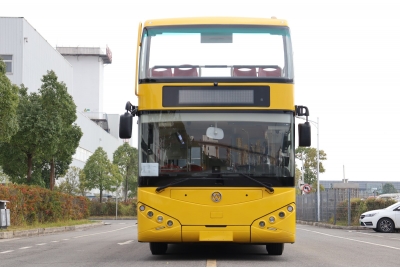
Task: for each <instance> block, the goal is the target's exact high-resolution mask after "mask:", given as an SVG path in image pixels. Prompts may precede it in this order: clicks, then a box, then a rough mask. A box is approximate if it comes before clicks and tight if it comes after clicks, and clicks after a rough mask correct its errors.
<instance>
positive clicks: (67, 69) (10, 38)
mask: <svg viewBox="0 0 400 269" xmlns="http://www.w3.org/2000/svg"><path fill="white" fill-rule="evenodd" d="M0 54H3V55H4V54H11V55H13V60H12V61H13V62H12V64H13V72H12V74H7V77H8V78H9V79H10V81H11V82H12V83H13V84H16V85H18V86H19V85H21V84H22V83H23V84H24V85H25V87H27V88H28V92H29V93H30V92H37V91H38V89H39V88H40V86H41V85H42V81H41V79H42V77H43V75H46V74H47V71H50V70H53V71H54V72H55V73H56V75H57V76H58V80H59V81H63V82H64V83H65V84H66V86H67V88H68V92H69V93H70V94H71V95H73V89H74V88H73V69H72V66H71V64H69V63H68V61H67V60H65V59H64V57H63V56H62V55H61V54H60V53H59V52H58V51H57V50H55V49H54V48H53V47H52V46H51V45H50V44H49V43H48V42H47V41H46V40H45V39H44V38H43V37H42V36H41V35H40V34H39V33H38V32H37V31H36V29H34V28H33V27H32V26H31V25H30V24H29V23H28V22H27V21H26V20H25V19H24V18H6V17H2V18H0Z"/></svg>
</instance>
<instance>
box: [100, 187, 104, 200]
mask: <svg viewBox="0 0 400 269" xmlns="http://www.w3.org/2000/svg"><path fill="white" fill-rule="evenodd" d="M102 202H103V189H102V188H100V203H102Z"/></svg>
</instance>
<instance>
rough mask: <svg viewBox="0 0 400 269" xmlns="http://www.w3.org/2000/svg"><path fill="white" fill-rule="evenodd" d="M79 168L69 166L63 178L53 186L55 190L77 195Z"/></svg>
mask: <svg viewBox="0 0 400 269" xmlns="http://www.w3.org/2000/svg"><path fill="white" fill-rule="evenodd" d="M80 171H81V169H79V168H78V167H75V166H71V167H70V169H69V170H68V171H67V173H66V174H65V177H64V180H63V181H62V182H60V184H59V185H58V186H56V187H55V189H56V190H58V191H60V192H64V193H68V194H70V195H77V194H80V193H79V174H80Z"/></svg>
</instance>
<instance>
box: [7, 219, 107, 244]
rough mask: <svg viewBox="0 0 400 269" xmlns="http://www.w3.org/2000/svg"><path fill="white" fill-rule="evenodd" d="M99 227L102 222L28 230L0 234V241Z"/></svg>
mask: <svg viewBox="0 0 400 269" xmlns="http://www.w3.org/2000/svg"><path fill="white" fill-rule="evenodd" d="M100 225H104V222H103V221H98V222H95V223H89V224H80V225H73V226H63V227H49V228H38V229H30V230H22V231H8V232H0V240H1V239H10V238H14V237H28V236H39V235H45V234H53V233H61V232H68V231H78V230H86V229H90V228H94V227H97V226H100Z"/></svg>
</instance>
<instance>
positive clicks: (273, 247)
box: [267, 243, 284, 255]
mask: <svg viewBox="0 0 400 269" xmlns="http://www.w3.org/2000/svg"><path fill="white" fill-rule="evenodd" d="M283 249H284V244H283V243H269V244H267V251H268V254H269V255H282V253H283Z"/></svg>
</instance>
